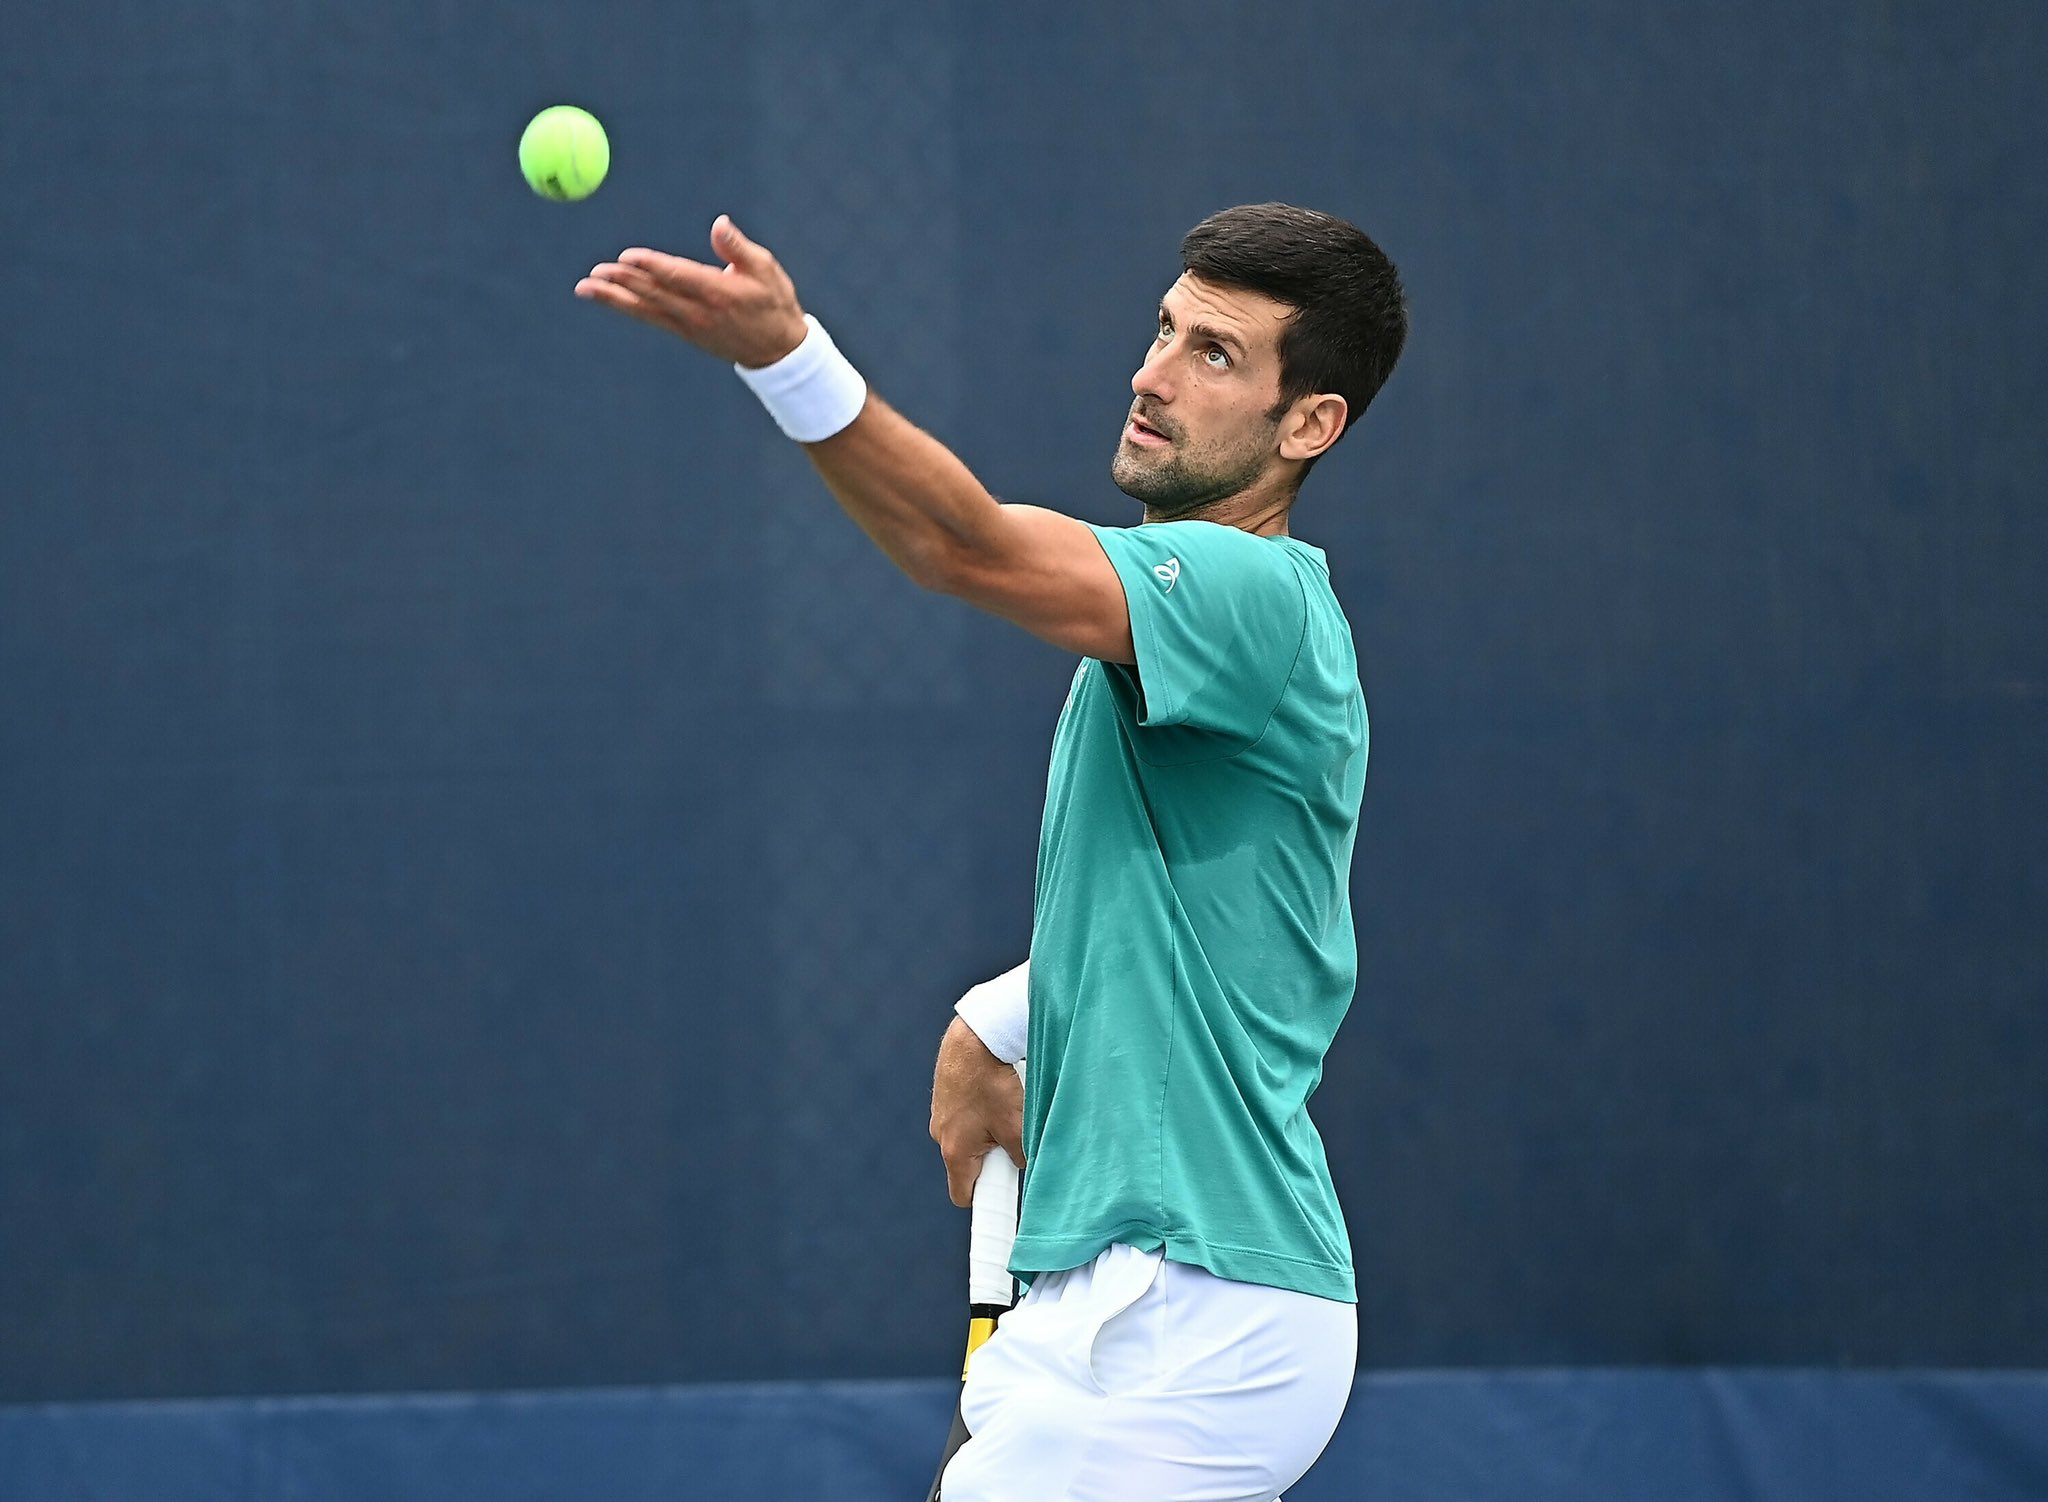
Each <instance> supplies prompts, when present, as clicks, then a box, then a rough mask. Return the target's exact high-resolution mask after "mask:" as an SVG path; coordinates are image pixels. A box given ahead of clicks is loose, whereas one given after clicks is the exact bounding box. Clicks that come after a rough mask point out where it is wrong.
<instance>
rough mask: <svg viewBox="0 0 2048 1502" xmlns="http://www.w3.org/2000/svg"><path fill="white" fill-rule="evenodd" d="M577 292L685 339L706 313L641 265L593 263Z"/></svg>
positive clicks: (590, 299)
mask: <svg viewBox="0 0 2048 1502" xmlns="http://www.w3.org/2000/svg"><path fill="white" fill-rule="evenodd" d="M576 295H577V296H578V297H581V298H584V299H587V300H588V301H591V302H596V303H602V304H603V305H604V306H605V307H608V308H616V309H617V310H618V311H619V312H621V313H626V314H630V315H631V316H632V317H634V318H637V319H639V320H640V321H641V322H642V323H649V324H652V325H654V326H655V327H656V328H659V329H665V330H667V331H668V332H669V333H672V334H680V335H682V336H683V337H684V338H686V339H687V338H689V337H690V336H691V334H692V333H693V332H694V331H695V330H696V328H697V326H698V323H699V321H700V320H701V319H702V317H703V314H704V310H703V309H702V307H701V306H699V305H698V304H696V303H693V302H692V301H690V299H689V298H687V297H681V296H678V295H677V294H676V293H675V292H673V291H672V290H670V289H669V288H668V287H667V286H665V285H664V284H663V283H662V282H660V281H659V280H657V279H656V278H655V277H654V276H652V275H651V274H650V273H648V272H647V271H645V270H644V269H642V268H641V267H638V266H629V265H624V264H622V263H620V262H617V261H603V262H600V263H599V264H598V265H596V266H593V267H591V268H590V274H589V275H588V276H586V277H584V278H583V280H581V281H580V282H578V283H577V284H576Z"/></svg>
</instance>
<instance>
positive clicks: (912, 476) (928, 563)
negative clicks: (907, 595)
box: [804, 391, 1002, 589]
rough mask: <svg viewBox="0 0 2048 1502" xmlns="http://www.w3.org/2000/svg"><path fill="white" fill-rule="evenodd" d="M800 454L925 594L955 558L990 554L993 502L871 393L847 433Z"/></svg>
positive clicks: (949, 573)
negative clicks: (806, 456) (925, 589)
mask: <svg viewBox="0 0 2048 1502" xmlns="http://www.w3.org/2000/svg"><path fill="white" fill-rule="evenodd" d="M804 452H805V453H807V454H809V455H810V457H811V463H812V464H813V465H815V466H816V467H817V470H818V474H819V475H820V476H821V477H822V478H823V479H824V481H825V484H826V486H827V488H829V489H830V490H831V492H832V494H833V497H834V498H835V499H837V500H838V502H839V504H840V506H841V507H843V508H844V509H845V511H846V514H847V515H849V516H851V517H852V518H853V519H854V521H855V522H856V523H858V524H859V526H860V529H861V530H862V531H863V532H865V533H867V534H868V536H869V537H871V538H872V539H874V542H875V545H876V546H877V547H879V548H880V549H881V550H882V551H883V552H884V553H886V554H888V555H889V557H890V559H891V560H892V561H894V563H895V564H896V566H897V567H899V568H901V569H902V570H903V571H904V572H905V573H906V574H908V575H910V577H911V578H912V579H914V580H915V581H916V582H917V583H919V584H921V585H923V586H924V587H925V588H927V589H944V588H945V587H946V586H947V583H948V581H949V580H950V579H951V578H952V577H953V575H954V572H955V569H956V566H957V564H958V562H959V560H960V559H961V558H963V557H967V556H973V555H975V554H977V553H985V552H987V551H989V550H990V549H991V548H992V547H993V546H994V542H995V536H996V530H997V528H998V527H999V526H1000V525H1001V521H1002V507H1001V506H1000V504H999V503H998V502H997V501H996V499H995V497H994V496H992V495H990V494H989V492H988V489H987V487H986V486H984V485H983V484H982V483H981V481H979V480H977V479H976V478H975V477H974V472H973V471H972V470H970V469H968V467H967V466H966V465H965V464H963V463H962V462H961V461H960V459H959V458H958V456H956V455H955V454H954V453H953V451H952V450H951V449H949V448H947V447H946V446H945V445H944V444H943V443H941V442H939V441H938V439H936V438H934V437H932V436H931V434H929V433H926V432H924V431H923V430H922V429H920V428H919V427H917V426H916V425H915V424H914V423H912V422H911V421H910V420H909V419H908V418H906V417H904V416H903V415H902V414H901V413H899V412H897V411H896V409H895V408H893V407H891V406H890V405H889V404H888V403H887V402H885V401H883V400H882V399H881V398H880V397H879V396H877V395H875V394H874V393H873V392H872V391H870V392H869V393H868V399H867V404H866V405H865V406H864V407H863V408H862V409H861V413H860V416H859V417H857V418H855V419H854V421H853V423H852V424H851V425H850V426H849V427H847V428H845V429H843V430H842V431H840V432H838V433H836V434H834V435H833V436H832V437H830V438H827V439H825V440H824V441H823V442H822V443H811V444H806V445H804Z"/></svg>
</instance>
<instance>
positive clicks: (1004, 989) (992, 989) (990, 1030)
mask: <svg viewBox="0 0 2048 1502" xmlns="http://www.w3.org/2000/svg"><path fill="white" fill-rule="evenodd" d="M953 1011H954V1013H955V1014H956V1015H957V1016H958V1017H959V1018H960V1020H961V1021H962V1022H964V1023H966V1024H967V1027H968V1030H969V1031H970V1032H972V1033H973V1034H974V1036H975V1037H977V1038H979V1039H980V1040H981V1046H982V1047H983V1048H986V1049H987V1050H988V1051H989V1052H990V1053H992V1054H994V1055H995V1056H996V1057H997V1058H998V1059H1001V1060H1002V1061H1003V1062H1004V1063H1005V1064H1014V1063H1016V1062H1017V1061H1018V1060H1019V1059H1021V1058H1023V1057H1024V1055H1025V1052H1026V1049H1027V1044H1028V1041H1029V1038H1030V1035H1031V962H1030V961H1029V960H1026V961H1025V962H1024V963H1023V964H1021V965H1019V966H1017V967H1016V969H1014V970H1006V971H1004V972H1003V973H1002V974H1001V975H998V976H997V977H996V978H995V979H994V980H985V981H983V982H982V983H981V984H980V985H978V986H975V987H973V988H971V989H970V990H969V991H968V992H967V994H966V995H965V996H963V997H961V998H960V999H959V1000H958V1001H956V1002H955V1003H953Z"/></svg>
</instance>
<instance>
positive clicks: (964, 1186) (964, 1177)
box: [946, 1153, 981, 1210]
mask: <svg viewBox="0 0 2048 1502" xmlns="http://www.w3.org/2000/svg"><path fill="white" fill-rule="evenodd" d="M980 1177H981V1154H980V1153H968V1154H966V1155H964V1156H962V1157H959V1158H948V1159H946V1195H947V1197H948V1198H949V1199H951V1200H952V1201H953V1203H954V1204H956V1205H958V1206H959V1207H960V1208H961V1209H963V1210H965V1209H966V1208H967V1207H968V1206H969V1205H971V1204H973V1203H974V1181H975V1180H976V1179H978V1178H980Z"/></svg>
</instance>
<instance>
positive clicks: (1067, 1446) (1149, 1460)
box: [944, 1245, 1358, 1502]
mask: <svg viewBox="0 0 2048 1502" xmlns="http://www.w3.org/2000/svg"><path fill="white" fill-rule="evenodd" d="M1357 1360H1358V1317H1357V1310H1356V1308H1355V1307H1354V1306H1352V1305H1350V1304H1344V1303H1338V1302H1336V1301H1334V1300H1331V1299H1319V1298H1315V1297H1313V1296H1312V1295H1309V1294H1305V1293H1294V1292H1291V1291H1289V1290H1287V1289H1284V1288H1265V1287H1261V1286H1259V1285H1257V1284H1253V1283H1233V1282H1230V1281H1229V1280H1227V1279H1224V1278H1219V1277H1217V1276H1216V1275H1215V1274H1213V1273H1210V1272H1207V1271H1204V1270H1203V1269H1202V1268H1199V1267H1192V1266H1189V1265H1188V1264H1186V1263H1182V1262H1168V1261H1167V1260H1166V1259H1165V1257H1164V1256H1163V1255H1162V1254H1161V1253H1159V1252H1141V1251H1139V1250H1137V1248H1135V1247H1129V1246H1121V1245H1119V1246H1112V1247H1110V1248H1109V1249H1108V1250H1107V1251H1105V1252H1103V1253H1102V1255H1101V1256H1099V1257H1097V1258H1096V1259H1095V1260H1094V1261H1093V1262H1091V1263H1089V1264H1088V1265H1087V1266H1085V1267H1077V1268H1073V1269H1071V1270H1069V1271H1067V1272H1061V1273H1046V1274H1042V1275H1041V1276H1040V1277H1039V1278H1038V1279H1037V1280H1036V1281H1035V1282H1033V1283H1032V1285H1031V1287H1030V1289H1029V1290H1028V1291H1027V1292H1026V1293H1025V1295H1024V1298H1023V1301H1022V1302H1020V1303H1019V1304H1018V1305H1017V1307H1016V1308H1015V1309H1013V1310H1011V1311H1010V1312H1009V1313H1008V1314H1006V1315H1004V1316H1003V1321H1002V1323H1001V1324H1000V1325H998V1326H997V1327H996V1333H995V1334H994V1335H993V1336H992V1337H991V1338H990V1340H989V1342H988V1344H987V1345H985V1346H983V1347H982V1348H981V1349H980V1351H978V1352H976V1353H975V1357H974V1360H973V1363H972V1364H971V1365H970V1367H969V1368H968V1374H967V1385H966V1387H965V1388H964V1389H963V1390H962V1393H961V1400H960V1411H961V1416H962V1417H963V1418H964V1419H965V1420H966V1423H967V1429H968V1432H969V1434H971V1435H972V1436H973V1437H972V1438H971V1439H969V1440H968V1441H967V1443H966V1444H964V1445H962V1446H961V1447H960V1453H959V1454H957V1455H956V1456H954V1457H953V1462H952V1464H950V1465H949V1466H947V1467H946V1480H945V1487H944V1496H945V1502H1274V1499H1275V1498H1276V1497H1277V1496H1278V1495H1279V1493H1280V1492H1281V1490H1282V1489H1283V1488H1286V1487H1289V1486H1292V1485H1293V1484H1294V1483H1295V1481H1296V1480H1298V1479H1299V1478H1300V1477H1301V1476H1302V1474H1303V1473H1304V1472H1306V1471H1307V1470H1308V1468H1309V1467H1310V1466H1311V1465H1313V1464H1314V1463H1315V1459H1316V1457H1317V1456H1318V1455H1320V1454H1322V1452H1323V1446H1324V1445H1326V1444H1328V1443H1329V1439H1330V1436H1331V1434H1333V1433H1334V1432H1335V1431H1336V1428H1337V1420H1338V1418H1339V1417H1340V1416H1341V1415H1342V1414H1343V1412H1344V1402H1345V1400H1346V1399H1347V1398H1348V1397H1350V1395H1351V1378H1352V1373H1353V1371H1354V1369H1355V1367H1356V1365H1357Z"/></svg>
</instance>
